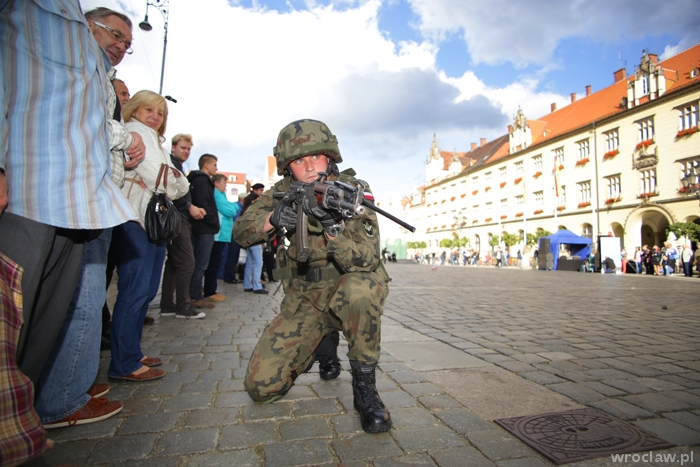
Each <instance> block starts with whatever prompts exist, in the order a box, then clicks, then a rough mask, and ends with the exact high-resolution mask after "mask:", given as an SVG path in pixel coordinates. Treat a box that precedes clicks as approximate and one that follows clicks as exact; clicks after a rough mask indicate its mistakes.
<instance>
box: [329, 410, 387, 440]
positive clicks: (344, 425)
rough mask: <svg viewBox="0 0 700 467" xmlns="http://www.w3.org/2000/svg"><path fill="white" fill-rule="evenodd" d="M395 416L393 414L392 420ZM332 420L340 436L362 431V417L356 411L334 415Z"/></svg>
mask: <svg viewBox="0 0 700 467" xmlns="http://www.w3.org/2000/svg"><path fill="white" fill-rule="evenodd" d="M393 418H394V417H393V414H392V420H393ZM331 422H332V423H333V427H334V428H335V431H336V432H338V434H339V435H340V436H344V435H348V434H354V433H360V432H362V424H361V423H360V417H359V416H358V415H357V413H355V412H354V411H353V413H349V414H345V415H338V416H337V417H332V418H331Z"/></svg>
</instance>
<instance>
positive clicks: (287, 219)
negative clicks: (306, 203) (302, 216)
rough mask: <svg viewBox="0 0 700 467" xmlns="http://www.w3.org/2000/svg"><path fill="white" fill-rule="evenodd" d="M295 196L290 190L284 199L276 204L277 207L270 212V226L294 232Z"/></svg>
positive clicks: (295, 222) (295, 216)
mask: <svg viewBox="0 0 700 467" xmlns="http://www.w3.org/2000/svg"><path fill="white" fill-rule="evenodd" d="M294 200H295V195H294V193H292V190H290V191H288V192H286V193H285V194H284V197H283V198H282V199H281V200H280V202H279V203H277V207H275V210H274V211H272V216H270V224H272V225H273V226H274V227H276V228H278V229H281V228H282V227H284V228H285V229H287V230H294V229H296V227H297V203H296V202H295V201H294Z"/></svg>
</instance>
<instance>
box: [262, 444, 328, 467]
mask: <svg viewBox="0 0 700 467" xmlns="http://www.w3.org/2000/svg"><path fill="white" fill-rule="evenodd" d="M264 452H265V465H266V466H268V467H288V466H289V467H291V466H297V465H319V464H322V463H325V462H331V461H332V460H333V456H332V455H331V452H330V450H329V449H328V443H327V442H326V441H324V440H320V439H319V440H307V441H301V442H294V443H284V444H268V445H266V446H265V447H264Z"/></svg>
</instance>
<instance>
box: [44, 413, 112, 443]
mask: <svg viewBox="0 0 700 467" xmlns="http://www.w3.org/2000/svg"><path fill="white" fill-rule="evenodd" d="M123 423H124V419H123V418H118V417H112V418H108V419H107V420H103V421H101V422H100V423H90V424H86V425H75V426H71V427H66V428H62V429H58V430H51V431H50V432H49V434H50V436H49V437H50V438H52V439H53V440H54V441H60V442H63V441H69V440H77V439H90V438H106V437H108V436H113V435H114V433H115V432H116V431H117V429H118V427H119V426H121V425H122V424H123Z"/></svg>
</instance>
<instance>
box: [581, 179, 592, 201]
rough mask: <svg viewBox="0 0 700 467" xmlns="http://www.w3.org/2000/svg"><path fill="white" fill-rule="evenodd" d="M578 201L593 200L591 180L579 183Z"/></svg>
mask: <svg viewBox="0 0 700 467" xmlns="http://www.w3.org/2000/svg"><path fill="white" fill-rule="evenodd" d="M578 202H579V204H581V203H590V202H591V182H590V181H588V182H581V183H579V184H578Z"/></svg>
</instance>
